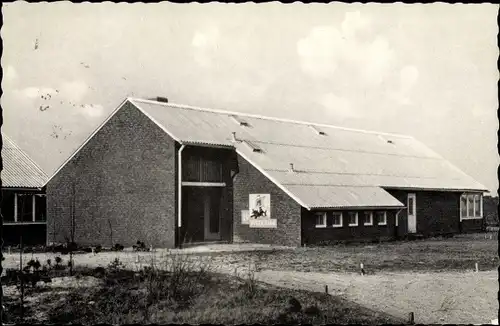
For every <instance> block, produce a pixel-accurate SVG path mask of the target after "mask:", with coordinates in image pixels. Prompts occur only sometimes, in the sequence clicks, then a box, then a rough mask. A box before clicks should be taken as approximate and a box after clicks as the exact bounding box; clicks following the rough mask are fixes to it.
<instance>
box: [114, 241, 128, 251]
mask: <svg viewBox="0 0 500 326" xmlns="http://www.w3.org/2000/svg"><path fill="white" fill-rule="evenodd" d="M123 249H125V247H124V246H122V245H121V244H119V243H115V245H114V246H113V247H112V248H111V250H113V251H123Z"/></svg>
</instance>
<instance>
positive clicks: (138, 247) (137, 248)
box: [132, 240, 149, 251]
mask: <svg viewBox="0 0 500 326" xmlns="http://www.w3.org/2000/svg"><path fill="white" fill-rule="evenodd" d="M132 248H133V249H134V251H149V248H148V247H146V244H145V243H144V242H142V241H139V240H137V244H135V245H133V246H132Z"/></svg>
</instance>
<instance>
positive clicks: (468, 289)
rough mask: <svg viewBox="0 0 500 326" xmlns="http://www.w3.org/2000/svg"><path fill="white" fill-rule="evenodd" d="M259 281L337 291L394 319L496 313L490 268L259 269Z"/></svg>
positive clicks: (459, 319)
mask: <svg viewBox="0 0 500 326" xmlns="http://www.w3.org/2000/svg"><path fill="white" fill-rule="evenodd" d="M256 276H257V278H258V279H259V280H260V281H264V282H268V283H271V284H274V285H278V286H284V287H289V288H300V289H304V290H310V291H324V289H325V285H328V287H329V293H331V294H333V295H340V296H341V297H344V298H346V299H349V300H352V301H354V302H356V303H358V304H361V305H363V306H366V307H368V308H371V309H375V310H379V311H384V312H386V313H389V314H391V315H394V316H396V317H399V318H405V319H407V318H408V314H409V312H414V313H415V322H416V323H424V324H431V323H439V324H443V323H447V324H448V323H450V324H453V323H456V324H466V323H473V324H483V323H490V322H491V320H492V319H494V318H495V317H497V313H498V308H499V307H498V301H497V298H496V297H497V293H498V277H497V273H496V272H479V273H425V274H424V273H422V274H409V273H390V274H378V275H366V276H361V275H358V274H340V273H335V274H325V273H308V272H291V271H286V272H282V271H270V270H267V271H261V272H258V273H256Z"/></svg>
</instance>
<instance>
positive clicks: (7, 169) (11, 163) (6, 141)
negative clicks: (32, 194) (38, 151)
mask: <svg viewBox="0 0 500 326" xmlns="http://www.w3.org/2000/svg"><path fill="white" fill-rule="evenodd" d="M2 143H3V144H2V145H3V146H2V159H3V170H2V172H1V173H2V187H4V188H42V187H44V186H45V185H46V184H47V181H48V176H47V175H46V174H45V172H43V171H42V169H41V168H40V167H39V166H38V165H37V164H36V163H35V162H34V161H33V160H32V159H31V158H30V157H29V156H28V155H27V154H26V152H24V151H23V150H22V149H21V148H19V146H17V145H16V144H15V143H14V142H13V141H12V139H10V138H9V137H7V136H6V135H5V134H3V133H2Z"/></svg>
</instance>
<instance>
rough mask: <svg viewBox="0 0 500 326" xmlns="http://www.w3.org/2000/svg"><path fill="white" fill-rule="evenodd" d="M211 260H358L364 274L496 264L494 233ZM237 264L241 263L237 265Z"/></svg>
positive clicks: (319, 265)
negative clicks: (363, 269)
mask: <svg viewBox="0 0 500 326" xmlns="http://www.w3.org/2000/svg"><path fill="white" fill-rule="evenodd" d="M210 255H211V259H212V260H213V261H215V262H223V261H225V262H227V263H230V264H232V265H234V266H235V267H239V265H240V264H244V263H243V262H248V261H254V262H257V264H258V268H261V269H271V270H293V271H301V272H358V271H359V264H360V263H363V265H364V267H365V269H366V270H367V272H368V273H376V272H405V271H408V272H441V271H469V270H471V269H474V268H475V267H474V266H475V263H476V262H477V263H478V264H479V267H480V270H494V269H496V268H497V267H498V264H499V259H498V242H497V234H496V235H495V236H494V237H492V239H490V238H489V235H487V236H486V239H485V236H484V234H481V235H461V236H457V237H455V238H434V239H425V240H415V241H396V242H385V243H377V244H348V245H335V246H328V247H307V248H297V249H293V250H275V251H253V252H234V253H210ZM242 266H243V265H242Z"/></svg>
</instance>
